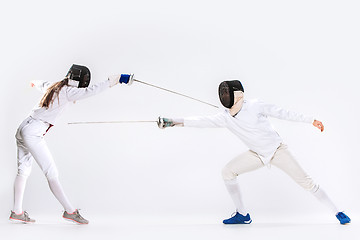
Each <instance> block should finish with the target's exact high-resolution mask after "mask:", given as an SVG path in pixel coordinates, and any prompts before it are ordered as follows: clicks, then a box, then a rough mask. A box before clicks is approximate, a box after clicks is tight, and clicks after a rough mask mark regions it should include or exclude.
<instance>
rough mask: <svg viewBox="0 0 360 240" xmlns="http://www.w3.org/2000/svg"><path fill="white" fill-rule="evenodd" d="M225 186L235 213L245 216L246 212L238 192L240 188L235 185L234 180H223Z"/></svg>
mask: <svg viewBox="0 0 360 240" xmlns="http://www.w3.org/2000/svg"><path fill="white" fill-rule="evenodd" d="M224 182H225V186H226V188H227V190H228V192H229V194H230V196H231V199H232V200H233V202H234V204H235V207H236V211H237V212H238V213H240V214H242V215H244V216H245V215H246V214H247V213H248V212H247V211H246V209H245V207H244V203H243V200H242V195H241V192H240V186H239V184H238V183H237V181H236V179H234V180H225V181H224Z"/></svg>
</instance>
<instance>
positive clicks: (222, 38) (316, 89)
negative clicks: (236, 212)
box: [0, 0, 360, 217]
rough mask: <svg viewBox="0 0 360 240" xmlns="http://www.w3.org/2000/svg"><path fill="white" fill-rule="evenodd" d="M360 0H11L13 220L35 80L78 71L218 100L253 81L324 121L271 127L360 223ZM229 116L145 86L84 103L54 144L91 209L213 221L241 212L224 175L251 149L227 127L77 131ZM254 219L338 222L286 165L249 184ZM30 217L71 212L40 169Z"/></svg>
mask: <svg viewBox="0 0 360 240" xmlns="http://www.w3.org/2000/svg"><path fill="white" fill-rule="evenodd" d="M359 8H360V4H359V3H358V1H346V0H345V1H318V0H315V1H314V0H312V1H307V0H305V1H285V0H284V1H280V0H275V1H224V0H222V1H196V0H192V1H190V0H183V1H159V0H155V1H145V0H132V1H67V0H66V1H64V0H63V1H58V2H55V3H54V2H50V1H11V2H7V3H3V4H2V7H1V10H0V21H1V39H0V43H1V44H0V52H1V55H0V66H1V67H0V73H1V78H2V80H1V89H2V90H1V92H2V93H1V95H0V96H1V99H0V100H1V109H2V114H1V120H0V121H1V122H0V128H1V138H0V141H1V142H0V149H1V158H0V162H1V168H0V202H1V208H0V215H1V216H3V217H7V215H8V213H9V210H10V209H11V207H12V187H13V186H12V185H13V180H14V177H15V174H16V144H15V138H14V134H15V132H16V129H17V127H18V125H19V124H20V123H21V121H22V120H23V119H24V118H25V117H27V116H28V114H29V112H30V111H31V109H32V107H33V106H34V105H35V104H36V103H37V101H38V100H39V98H40V97H41V95H40V93H39V92H37V91H36V90H34V89H31V88H30V87H29V82H30V81H31V80H32V79H40V80H49V81H58V80H61V79H62V78H63V77H64V75H65V74H66V72H67V70H68V68H69V67H70V66H71V64H72V63H77V64H83V65H86V66H88V67H89V68H90V69H91V71H92V79H93V82H94V83H95V82H99V81H102V80H105V79H106V78H107V76H108V75H111V74H116V73H121V72H133V73H135V76H136V78H138V79H140V80H143V81H146V82H149V83H152V84H155V85H159V86H162V87H165V88H169V89H172V90H175V91H179V92H181V93H184V94H187V95H190V96H193V97H196V98H200V99H202V100H205V101H208V102H211V103H214V104H217V105H219V104H220V103H219V101H218V97H217V87H218V84H219V83H220V82H221V81H223V80H226V79H240V80H241V81H242V82H243V85H244V88H245V94H246V97H247V98H259V99H261V100H264V101H266V102H270V103H274V104H277V105H279V106H282V107H284V108H288V109H292V110H295V111H298V112H302V113H305V114H309V115H313V116H315V117H316V118H317V119H319V120H321V121H323V123H324V125H325V131H324V132H323V133H320V131H318V130H317V129H315V128H314V127H312V126H311V125H306V124H302V123H292V122H285V121H281V120H277V119H272V120H271V121H272V123H273V125H274V127H275V128H276V129H277V130H278V132H279V133H280V135H281V136H282V137H283V139H284V141H285V142H286V143H288V145H289V146H290V149H291V150H292V152H293V153H294V154H295V155H296V156H297V158H298V160H299V162H300V163H301V165H302V166H303V167H304V168H305V169H306V170H307V171H308V173H309V174H310V175H311V176H313V178H314V179H315V180H316V181H318V182H319V183H320V185H321V186H323V187H324V188H325V189H326V190H327V192H328V194H329V195H330V196H331V197H332V198H333V199H334V201H335V202H337V203H338V204H339V206H341V208H342V209H344V210H346V211H347V212H348V213H349V214H351V213H352V214H353V215H354V214H355V213H356V214H358V213H359V210H360V209H359V205H358V204H357V203H358V202H359V201H360V192H359V182H360V177H359V170H360V169H359V168H360V164H359V139H358V137H359V133H360V128H359V125H358V123H359V121H360V114H359V107H358V105H359V100H360V98H359V94H358V92H359V90H358V89H359V88H358V86H359V80H360V79H359V78H360V74H359V64H360V58H359V55H360V45H359V42H360V32H359V22H360V17H359V14H358V13H359V11H360V9H359ZM216 112H217V109H215V108H212V107H209V106H206V105H203V104H201V103H197V102H194V101H191V100H189V99H186V98H182V97H180V96H176V95H172V94H170V93H167V92H162V91H160V90H157V89H154V88H150V87H148V86H145V85H141V84H138V83H134V84H133V85H132V86H116V87H115V88H112V89H110V90H108V91H106V92H104V93H102V94H101V95H98V96H95V97H93V98H90V99H86V100H83V101H79V102H77V103H76V104H75V105H71V106H70V107H69V108H68V109H67V110H66V112H65V113H64V114H63V115H62V116H61V117H60V119H59V121H58V124H57V125H56V126H55V127H54V128H53V129H51V131H50V132H49V134H48V135H47V136H46V139H47V143H48V146H49V148H50V150H51V152H52V153H53V155H54V158H55V160H56V163H57V166H58V168H59V171H60V177H61V181H62V183H63V185H64V188H65V191H66V193H67V194H68V196H69V198H70V199H71V201H72V202H73V204H74V205H75V206H76V207H80V208H82V209H84V210H85V211H87V212H88V213H91V214H92V215H95V214H102V213H104V209H109V210H111V213H114V212H115V213H119V214H122V213H149V214H165V213H170V214H180V213H185V214H207V213H214V214H218V215H219V216H221V217H223V216H227V215H229V214H230V213H231V212H232V211H233V205H232V202H231V200H230V197H229V196H228V195H227V192H226V190H225V187H224V186H223V182H222V178H221V169H222V167H223V166H224V165H225V164H226V163H227V162H228V161H230V160H231V159H232V158H233V157H235V156H236V155H238V154H240V153H241V152H243V151H245V150H246V147H245V146H244V145H243V144H242V142H241V141H240V140H238V139H237V138H236V137H235V136H233V135H232V134H231V133H230V132H228V131H227V130H226V129H191V128H172V129H166V130H160V129H158V128H157V126H156V125H155V124H117V125H116V124H113V125H81V126H80V125H78V126H72V125H67V122H70V121H101V120H104V121H106V120H155V119H156V118H157V117H158V116H159V115H161V116H165V117H167V116H168V117H185V116H193V115H207V114H214V113H216ZM239 181H240V182H241V185H242V188H243V193H244V196H245V197H244V200H245V202H246V204H247V207H248V208H249V210H250V211H251V212H252V213H253V214H269V215H270V214H275V213H276V214H293V213H295V214H304V213H310V212H312V213H316V214H323V215H325V214H327V213H328V212H327V209H326V208H325V207H323V206H321V205H320V203H318V202H317V201H316V200H315V199H314V198H313V197H312V196H311V195H310V194H308V193H306V192H305V191H304V190H302V189H301V188H300V187H298V186H297V185H295V183H294V182H293V181H292V180H291V179H290V178H288V177H287V176H286V175H285V174H283V173H281V172H280V171H279V170H278V169H276V168H271V169H270V171H269V170H268V169H267V168H263V169H260V170H258V171H256V172H252V173H248V174H245V175H243V176H240V177H239ZM24 208H25V209H27V210H28V211H30V212H31V213H33V212H37V213H58V212H59V211H60V210H61V206H60V204H59V203H58V202H57V201H56V200H55V198H54V197H53V196H52V194H51V192H50V190H49V189H48V187H47V183H46V179H45V177H44V176H43V174H42V173H41V172H40V170H39V168H38V166H37V165H34V167H33V173H32V175H31V177H30V178H29V181H28V186H27V189H26V194H25V200H24Z"/></svg>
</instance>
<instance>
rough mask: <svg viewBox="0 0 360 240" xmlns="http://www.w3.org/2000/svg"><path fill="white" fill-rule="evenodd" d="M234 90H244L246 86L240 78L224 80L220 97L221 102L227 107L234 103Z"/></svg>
mask: <svg viewBox="0 0 360 240" xmlns="http://www.w3.org/2000/svg"><path fill="white" fill-rule="evenodd" d="M234 91H242V92H244V88H243V86H242V84H241V82H240V81H239V80H232V81H223V82H222V83H220V85H219V98H220V102H221V104H222V105H223V106H224V107H226V108H231V107H232V106H233V105H234Z"/></svg>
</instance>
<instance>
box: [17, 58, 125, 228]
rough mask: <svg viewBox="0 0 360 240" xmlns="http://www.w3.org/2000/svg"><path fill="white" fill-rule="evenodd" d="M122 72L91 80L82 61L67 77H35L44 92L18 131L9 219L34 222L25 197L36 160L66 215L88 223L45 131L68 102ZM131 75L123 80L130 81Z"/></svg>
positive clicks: (113, 82)
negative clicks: (62, 177)
mask: <svg viewBox="0 0 360 240" xmlns="http://www.w3.org/2000/svg"><path fill="white" fill-rule="evenodd" d="M121 76H122V75H114V76H111V77H109V78H108V79H107V80H106V81H103V82H100V83H97V84H94V85H92V86H89V84H90V79H91V76H90V70H89V69H88V68H87V67H85V66H81V65H75V64H74V65H72V67H71V68H70V70H69V71H68V73H67V75H66V77H65V78H64V79H63V80H61V81H59V82H55V83H50V82H42V81H33V82H32V83H31V84H32V87H36V88H38V89H39V90H41V91H42V92H43V93H44V95H43V97H42V98H41V100H40V103H39V104H37V105H36V106H35V107H34V109H33V110H32V112H31V114H30V116H28V117H27V118H26V119H25V120H24V121H23V122H22V123H21V124H20V126H19V128H18V129H17V132H16V144H17V175H16V178H15V183H14V206H13V209H12V211H11V214H10V220H12V221H16V222H23V223H32V222H35V220H34V219H32V218H30V217H29V214H28V213H27V212H25V211H23V206H22V205H23V198H24V191H25V186H26V181H27V179H28V177H29V175H30V172H31V168H32V164H33V161H34V160H35V162H36V163H37V164H38V165H39V167H40V168H41V170H42V171H43V173H44V174H45V176H46V178H47V181H48V184H49V187H50V189H51V192H52V193H53V194H54V196H55V197H56V199H57V200H58V201H59V202H60V204H61V205H62V206H63V208H64V214H63V218H64V219H66V220H70V221H73V222H75V223H78V224H88V220H86V219H85V218H83V217H82V216H81V215H80V213H79V211H78V210H77V209H76V208H74V206H73V205H72V204H71V202H70V201H69V199H68V198H67V196H66V195H65V193H64V190H63V188H62V186H61V184H60V181H59V173H58V169H57V167H56V165H55V161H54V159H53V156H52V154H51V153H50V151H49V149H48V147H47V145H46V142H45V138H44V137H45V135H46V133H47V131H48V130H49V129H50V128H51V127H52V126H53V125H55V123H56V119H57V118H58V117H59V116H60V114H61V113H62V111H63V110H64V109H65V108H66V107H67V106H68V104H69V103H71V102H74V101H77V100H81V99H84V98H87V97H91V96H94V95H96V94H99V93H101V92H103V91H104V90H106V89H109V87H113V86H115V85H116V84H117V83H119V81H120V78H121ZM126 76H128V78H127V79H125V81H122V83H125V84H130V83H131V79H130V78H129V76H131V75H126Z"/></svg>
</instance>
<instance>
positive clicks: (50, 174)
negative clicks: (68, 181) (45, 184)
mask: <svg viewBox="0 0 360 240" xmlns="http://www.w3.org/2000/svg"><path fill="white" fill-rule="evenodd" d="M44 174H45V176H46V178H47V179H48V180H51V179H54V178H58V177H59V172H58V170H57V168H56V167H55V166H53V167H51V168H49V169H47V171H44Z"/></svg>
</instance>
